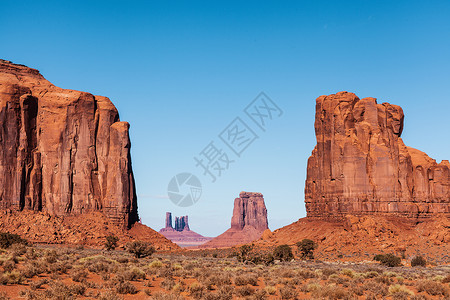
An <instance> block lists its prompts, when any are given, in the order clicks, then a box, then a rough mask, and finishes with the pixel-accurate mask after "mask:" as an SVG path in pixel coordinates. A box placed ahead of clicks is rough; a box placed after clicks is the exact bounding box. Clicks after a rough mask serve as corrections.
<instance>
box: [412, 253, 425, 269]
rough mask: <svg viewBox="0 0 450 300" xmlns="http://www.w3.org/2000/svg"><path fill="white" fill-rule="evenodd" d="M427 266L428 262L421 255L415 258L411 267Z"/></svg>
mask: <svg viewBox="0 0 450 300" xmlns="http://www.w3.org/2000/svg"><path fill="white" fill-rule="evenodd" d="M426 265H427V260H426V259H425V258H423V256H421V255H417V256H414V258H413V259H412V260H411V267H417V266H420V267H426Z"/></svg>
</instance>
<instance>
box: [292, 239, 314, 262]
mask: <svg viewBox="0 0 450 300" xmlns="http://www.w3.org/2000/svg"><path fill="white" fill-rule="evenodd" d="M297 247H298V250H299V251H300V253H301V257H302V258H309V259H314V250H315V249H317V244H316V243H315V242H314V241H313V240H310V239H303V240H302V241H300V242H298V243H297Z"/></svg>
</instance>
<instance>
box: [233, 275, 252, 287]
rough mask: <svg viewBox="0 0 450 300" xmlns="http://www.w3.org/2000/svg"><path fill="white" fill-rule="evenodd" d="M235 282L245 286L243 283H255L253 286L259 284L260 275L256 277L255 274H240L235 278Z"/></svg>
mask: <svg viewBox="0 0 450 300" xmlns="http://www.w3.org/2000/svg"><path fill="white" fill-rule="evenodd" d="M234 284H235V285H237V286H243V285H247V284H250V285H253V286H257V285H258V277H256V276H255V275H250V274H247V275H239V276H236V277H235V278H234Z"/></svg>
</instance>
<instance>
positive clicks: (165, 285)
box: [161, 278, 175, 291]
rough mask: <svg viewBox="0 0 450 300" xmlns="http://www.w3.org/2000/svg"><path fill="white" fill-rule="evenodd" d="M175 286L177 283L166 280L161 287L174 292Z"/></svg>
mask: <svg viewBox="0 0 450 300" xmlns="http://www.w3.org/2000/svg"><path fill="white" fill-rule="evenodd" d="M174 286H175V281H173V280H172V279H169V278H164V280H163V281H162V282H161V287H162V288H163V289H165V290H168V291H170V290H172V289H173V287H174Z"/></svg>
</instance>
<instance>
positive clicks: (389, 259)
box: [373, 253, 402, 268]
mask: <svg viewBox="0 0 450 300" xmlns="http://www.w3.org/2000/svg"><path fill="white" fill-rule="evenodd" d="M373 259H374V260H376V261H379V262H380V263H381V264H382V265H384V266H387V267H391V268H392V267H399V266H401V265H402V264H401V263H402V259H401V258H400V257H398V256H395V255H394V254H390V253H389V254H385V255H384V254H377V255H375V257H374V258H373Z"/></svg>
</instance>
